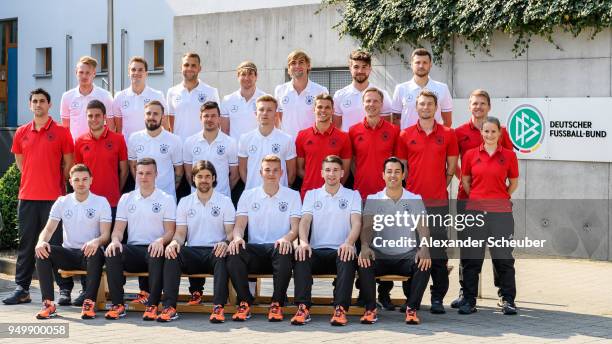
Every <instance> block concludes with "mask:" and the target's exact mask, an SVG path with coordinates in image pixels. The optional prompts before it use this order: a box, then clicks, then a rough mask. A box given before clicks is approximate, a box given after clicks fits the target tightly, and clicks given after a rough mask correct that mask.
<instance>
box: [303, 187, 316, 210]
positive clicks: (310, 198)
mask: <svg viewBox="0 0 612 344" xmlns="http://www.w3.org/2000/svg"><path fill="white" fill-rule="evenodd" d="M316 192H317V190H316V189H313V190H308V191H306V196H305V197H304V204H302V216H304V214H310V215H312V212H313V208H314V198H315V196H314V195H315V193H316Z"/></svg>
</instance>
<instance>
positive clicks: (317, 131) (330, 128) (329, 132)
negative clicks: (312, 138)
mask: <svg viewBox="0 0 612 344" xmlns="http://www.w3.org/2000/svg"><path fill="white" fill-rule="evenodd" d="M334 130H335V127H334V124H333V123H332V124H331V125H330V126H329V128H327V130H325V131H324V132H321V131H319V129H317V124H316V123H315V124H313V126H312V132H313V133H314V134H315V135H323V136H329V135H331V134H332V133H333V132H334Z"/></svg>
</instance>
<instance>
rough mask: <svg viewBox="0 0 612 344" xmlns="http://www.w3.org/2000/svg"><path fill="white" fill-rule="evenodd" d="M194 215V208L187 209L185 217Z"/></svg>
mask: <svg viewBox="0 0 612 344" xmlns="http://www.w3.org/2000/svg"><path fill="white" fill-rule="evenodd" d="M194 216H196V211H195V209H193V208H191V209H189V210H187V217H189V218H191V217H194Z"/></svg>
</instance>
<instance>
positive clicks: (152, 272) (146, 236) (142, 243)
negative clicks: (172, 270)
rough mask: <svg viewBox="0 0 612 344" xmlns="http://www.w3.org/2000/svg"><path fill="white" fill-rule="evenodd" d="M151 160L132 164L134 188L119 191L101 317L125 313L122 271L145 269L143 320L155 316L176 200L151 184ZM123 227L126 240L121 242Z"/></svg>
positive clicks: (153, 170)
mask: <svg viewBox="0 0 612 344" xmlns="http://www.w3.org/2000/svg"><path fill="white" fill-rule="evenodd" d="M156 176H157V167H156V165H155V160H153V159H151V158H144V159H142V160H139V161H138V163H137V165H136V184H137V185H138V188H137V189H136V190H134V191H132V192H130V193H126V194H123V196H121V200H119V205H118V206H117V218H116V220H115V228H114V229H113V233H112V235H111V243H110V244H109V245H108V246H107V247H106V251H105V256H106V272H107V280H108V288H109V292H110V295H111V300H112V306H111V309H110V310H109V311H108V312H107V313H106V315H105V317H106V318H107V319H109V320H116V319H119V318H122V317H124V316H125V315H126V313H125V305H124V300H123V283H124V277H123V271H128V272H148V273H149V283H150V287H151V289H150V292H151V293H150V294H149V295H148V304H147V308H146V310H145V313H144V315H143V317H142V318H143V320H150V321H151V320H156V319H157V315H158V314H157V304H158V303H159V299H160V298H161V292H162V283H163V280H162V273H163V267H164V248H165V246H166V245H167V244H168V243H170V241H171V240H172V237H173V236H174V229H175V220H176V203H175V201H174V198H172V196H170V195H168V194H167V193H165V192H163V191H162V190H160V189H158V188H157V187H155V178H156ZM126 227H127V232H128V233H127V234H128V240H127V244H125V245H123V244H122V243H121V240H123V235H124V232H125V228H126Z"/></svg>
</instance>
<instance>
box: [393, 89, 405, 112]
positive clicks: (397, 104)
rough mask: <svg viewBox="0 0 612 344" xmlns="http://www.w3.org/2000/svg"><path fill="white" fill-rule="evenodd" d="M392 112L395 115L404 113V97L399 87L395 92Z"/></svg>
mask: <svg viewBox="0 0 612 344" xmlns="http://www.w3.org/2000/svg"><path fill="white" fill-rule="evenodd" d="M391 111H392V112H393V113H399V114H401V113H402V95H401V91H400V88H399V85H398V86H395V91H393V98H392V100H391Z"/></svg>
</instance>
